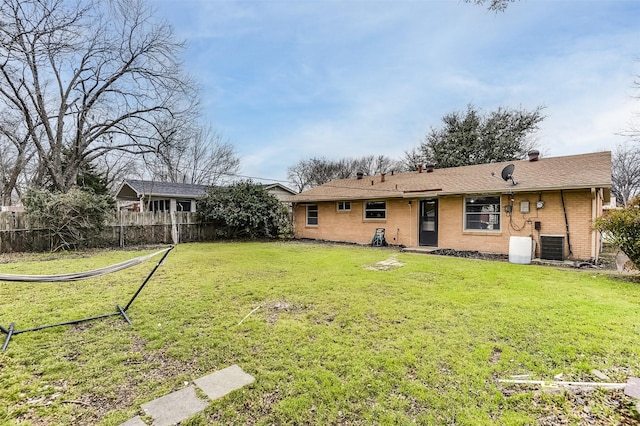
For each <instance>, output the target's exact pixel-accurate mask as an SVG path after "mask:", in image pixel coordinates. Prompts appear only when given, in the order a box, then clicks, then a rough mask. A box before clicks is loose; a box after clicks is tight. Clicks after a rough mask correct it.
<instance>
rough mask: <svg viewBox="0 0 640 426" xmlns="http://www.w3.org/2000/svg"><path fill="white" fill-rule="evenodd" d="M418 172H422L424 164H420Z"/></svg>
mask: <svg viewBox="0 0 640 426" xmlns="http://www.w3.org/2000/svg"><path fill="white" fill-rule="evenodd" d="M418 173H422V164H418Z"/></svg>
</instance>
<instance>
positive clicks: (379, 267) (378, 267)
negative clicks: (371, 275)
mask: <svg viewBox="0 0 640 426" xmlns="http://www.w3.org/2000/svg"><path fill="white" fill-rule="evenodd" d="M402 266H404V263H402V262H399V261H398V255H397V254H392V255H391V256H389V258H388V259H386V260H381V261H380V262H378V263H376V264H374V265H367V266H365V269H369V270H371V271H391V270H393V269H397V268H400V267H402Z"/></svg>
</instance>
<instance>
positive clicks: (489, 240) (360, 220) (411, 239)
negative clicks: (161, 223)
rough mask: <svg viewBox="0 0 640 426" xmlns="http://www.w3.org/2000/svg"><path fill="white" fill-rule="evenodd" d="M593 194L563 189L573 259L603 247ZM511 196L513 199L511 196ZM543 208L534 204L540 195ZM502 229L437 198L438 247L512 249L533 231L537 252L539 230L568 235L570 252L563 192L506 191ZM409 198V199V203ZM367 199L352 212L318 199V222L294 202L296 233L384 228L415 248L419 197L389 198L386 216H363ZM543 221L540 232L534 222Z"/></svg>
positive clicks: (331, 234)
mask: <svg viewBox="0 0 640 426" xmlns="http://www.w3.org/2000/svg"><path fill="white" fill-rule="evenodd" d="M593 197H596V195H592V193H591V191H590V190H588V189H587V190H567V191H564V201H565V206H566V211H567V219H568V222H569V241H570V243H571V248H572V251H573V255H572V256H571V257H572V258H575V259H589V258H591V257H592V256H593V255H594V254H595V252H593V251H592V249H593V240H594V239H595V247H596V248H597V247H598V246H599V236H598V235H596V238H594V235H593V234H592V211H593V205H592V203H593V199H594V198H593ZM511 199H513V201H511ZM540 199H541V200H542V201H544V207H543V208H541V209H537V208H536V202H537V201H538V200H540ZM501 200H502V212H501V229H500V231H491V232H487V231H465V230H464V226H463V225H464V213H463V212H464V197H463V196H451V197H440V198H438V203H439V208H438V210H439V211H438V247H440V248H450V249H456V250H478V251H482V252H488V253H503V254H507V253H508V252H509V238H510V236H512V235H513V236H531V237H532V238H533V240H534V241H535V242H536V246H537V248H536V255H539V253H540V249H539V237H540V235H562V236H564V237H565V256H567V257H568V256H569V249H568V244H567V238H566V225H565V218H564V211H563V208H562V200H561V196H560V191H555V192H544V193H542V194H541V195H540V194H538V193H525V194H515V195H511V196H509V195H503V196H502V197H501ZM525 200H526V201H529V209H530V212H529V213H528V214H523V213H520V202H521V201H525ZM410 201H411V203H409V202H410ZM364 203H365V201H351V211H349V212H338V211H337V206H336V203H335V202H320V203H318V225H317V226H306V206H305V205H302V204H299V205H296V207H295V210H294V219H295V236H296V238H311V239H319V240H328V241H342V242H353V243H360V244H367V243H370V242H371V239H372V238H373V234H374V232H375V230H376V228H385V229H386V240H387V242H388V243H389V244H393V245H404V246H407V247H416V246H418V245H419V241H418V209H419V204H420V202H419V200H418V199H414V200H408V199H402V200H387V219H386V220H365V219H364V213H363V206H364ZM510 203H512V204H513V213H512V214H511V215H510V216H509V215H508V214H507V213H505V206H506V205H507V204H510ZM596 208H597V211H598V214H600V213H601V212H602V201H601V200H600V199H599V198H598V197H596ZM536 221H538V222H540V224H541V229H540V231H536V230H535V229H534V223H535V222H536Z"/></svg>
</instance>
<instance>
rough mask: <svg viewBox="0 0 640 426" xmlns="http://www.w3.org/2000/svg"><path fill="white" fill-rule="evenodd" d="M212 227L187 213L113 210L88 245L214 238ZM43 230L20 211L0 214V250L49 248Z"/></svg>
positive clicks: (101, 245)
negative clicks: (105, 223) (103, 226)
mask: <svg viewBox="0 0 640 426" xmlns="http://www.w3.org/2000/svg"><path fill="white" fill-rule="evenodd" d="M215 239H216V230H215V228H214V226H213V225H212V224H206V223H205V224H203V223H200V221H199V220H198V217H197V214H196V213H190V212H173V213H169V212H144V213H140V212H117V213H116V214H115V215H114V217H113V219H112V220H111V222H110V224H109V225H108V226H107V227H106V229H105V230H104V231H103V232H102V234H101V235H100V237H99V238H96V239H95V241H91V242H90V243H89V246H91V247H125V246H133V245H143V244H178V243H181V242H182V243H184V242H196V241H214V240H215ZM49 250H51V238H50V233H49V231H48V230H47V229H43V228H42V227H40V226H39V225H38V224H30V223H28V220H27V218H26V215H25V214H24V213H21V212H17V213H15V214H14V213H11V212H2V213H0V253H9V252H24V251H49Z"/></svg>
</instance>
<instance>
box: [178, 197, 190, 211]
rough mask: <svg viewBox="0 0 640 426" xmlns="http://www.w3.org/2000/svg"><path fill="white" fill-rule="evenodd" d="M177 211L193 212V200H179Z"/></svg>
mask: <svg viewBox="0 0 640 426" xmlns="http://www.w3.org/2000/svg"><path fill="white" fill-rule="evenodd" d="M176 210H178V211H179V212H190V211H191V200H178V201H176Z"/></svg>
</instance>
